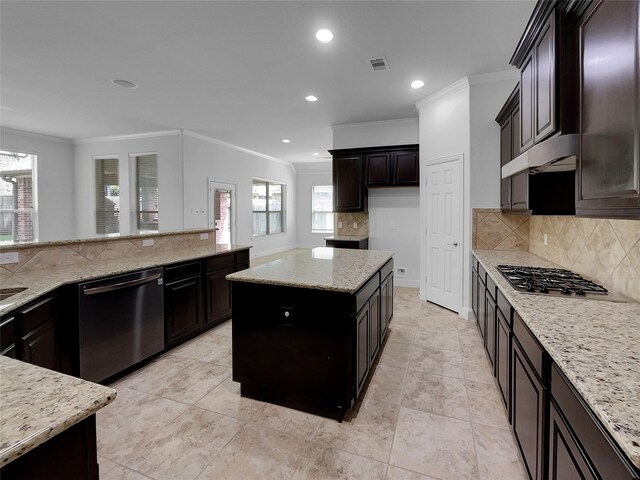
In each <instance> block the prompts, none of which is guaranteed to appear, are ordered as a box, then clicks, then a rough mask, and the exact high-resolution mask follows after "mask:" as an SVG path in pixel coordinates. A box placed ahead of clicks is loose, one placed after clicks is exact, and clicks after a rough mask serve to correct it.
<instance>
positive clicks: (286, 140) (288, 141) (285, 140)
mask: <svg viewBox="0 0 640 480" xmlns="http://www.w3.org/2000/svg"><path fill="white" fill-rule="evenodd" d="M282 143H291V140H289V139H288V138H285V139H283V140H282Z"/></svg>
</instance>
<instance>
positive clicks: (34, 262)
mask: <svg viewBox="0 0 640 480" xmlns="http://www.w3.org/2000/svg"><path fill="white" fill-rule="evenodd" d="M200 233H207V232H205V231H203V232H198V233H194V232H187V233H180V232H177V233H173V234H169V235H167V234H163V235H159V236H153V235H144V236H137V237H132V238H124V239H114V240H104V241H102V240H98V241H96V240H95V239H91V240H88V241H63V242H52V243H49V244H41V245H38V244H34V245H29V246H24V245H19V246H10V245H7V246H2V248H1V249H0V251H2V252H11V251H15V252H18V263H10V264H5V265H2V267H0V272H1V273H2V274H4V275H8V274H13V273H17V272H26V271H31V270H43V269H50V268H56V267H61V266H67V265H82V264H89V263H91V262H100V261H105V260H110V259H115V258H118V259H122V258H131V257H137V256H141V255H153V254H155V253H159V252H166V251H169V250H176V249H181V248H189V247H194V246H201V245H205V244H206V243H207V242H208V243H213V239H214V238H215V237H214V235H213V231H210V232H209V238H208V239H206V240H201V239H200ZM143 240H153V242H154V243H153V246H148V247H147V246H145V247H143V246H142V241H143Z"/></svg>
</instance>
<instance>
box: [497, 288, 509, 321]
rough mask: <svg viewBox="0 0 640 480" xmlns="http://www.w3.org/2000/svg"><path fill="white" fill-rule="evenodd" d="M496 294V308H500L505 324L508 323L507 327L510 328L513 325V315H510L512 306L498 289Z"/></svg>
mask: <svg viewBox="0 0 640 480" xmlns="http://www.w3.org/2000/svg"><path fill="white" fill-rule="evenodd" d="M496 296H497V298H496V303H497V304H498V310H500V313H502V316H503V317H504V320H505V321H506V323H507V325H509V328H510V329H511V328H512V326H513V317H512V315H511V310H512V308H513V307H511V304H510V303H509V301H508V300H507V299H506V298H505V296H504V295H503V294H502V292H501V291H500V289H498V291H497V293H496Z"/></svg>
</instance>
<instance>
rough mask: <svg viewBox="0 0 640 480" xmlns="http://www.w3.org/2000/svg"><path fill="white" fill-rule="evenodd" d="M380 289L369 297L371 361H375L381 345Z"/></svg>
mask: <svg viewBox="0 0 640 480" xmlns="http://www.w3.org/2000/svg"><path fill="white" fill-rule="evenodd" d="M380 317H381V315H380V289H378V290H376V292H375V293H374V294H373V295H372V296H371V298H370V299H369V322H370V324H369V362H370V363H373V360H374V359H375V358H376V355H377V354H378V347H379V346H380V340H381V338H380Z"/></svg>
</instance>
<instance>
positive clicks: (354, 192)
mask: <svg viewBox="0 0 640 480" xmlns="http://www.w3.org/2000/svg"><path fill="white" fill-rule="evenodd" d="M332 155H333V210H334V212H337V213H345V212H366V211H367V192H366V189H365V185H364V165H363V163H364V162H363V157H362V154H346V155H345V154H335V153H333V152H332Z"/></svg>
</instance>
